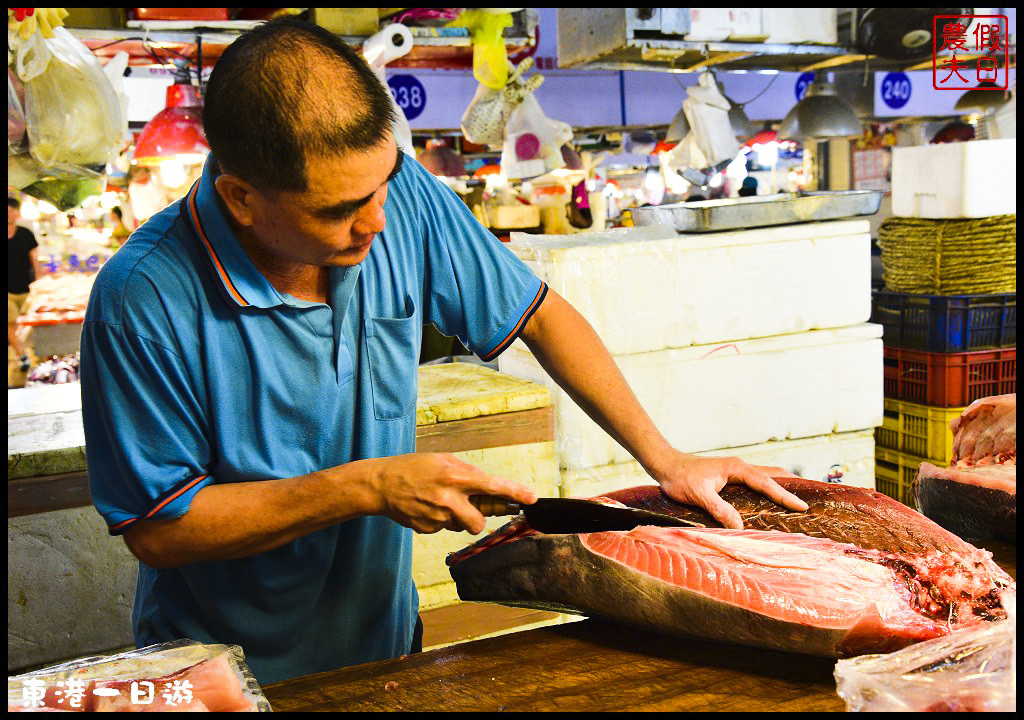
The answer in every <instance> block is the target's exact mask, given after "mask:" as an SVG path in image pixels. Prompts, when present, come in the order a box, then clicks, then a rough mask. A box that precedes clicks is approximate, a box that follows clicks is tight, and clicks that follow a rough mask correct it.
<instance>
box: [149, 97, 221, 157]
mask: <svg viewBox="0 0 1024 720" xmlns="http://www.w3.org/2000/svg"><path fill="white" fill-rule="evenodd" d="M209 152H210V145H209V143H207V142H206V133H205V132H203V120H202V106H201V103H200V102H199V96H198V94H197V93H196V89H195V87H193V86H192V85H189V84H175V85H171V86H170V87H169V88H167V106H166V107H165V108H164V109H163V110H161V111H160V112H159V113H157V114H156V117H154V118H153V119H152V120H150V121H149V122H148V123H146V126H145V127H144V128H142V132H141V133H139V139H138V142H137V143H136V144H135V162H136V163H138V164H139V165H159V164H160V163H161V162H163V161H164V160H171V159H176V160H178V161H179V162H182V163H185V164H189V163H198V162H202V161H203V160H204V159H205V158H206V156H207V155H208V154H209Z"/></svg>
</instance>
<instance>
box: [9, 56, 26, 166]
mask: <svg viewBox="0 0 1024 720" xmlns="http://www.w3.org/2000/svg"><path fill="white" fill-rule="evenodd" d="M24 107H25V87H24V85H22V82H21V80H19V79H18V76H17V75H15V74H14V73H13V72H12V71H11V69H10V68H8V69H7V153H8V154H12V153H13V154H15V155H17V154H18V153H23V152H25V151H26V150H28V136H27V135H26V133H25V111H24V109H23V108H24Z"/></svg>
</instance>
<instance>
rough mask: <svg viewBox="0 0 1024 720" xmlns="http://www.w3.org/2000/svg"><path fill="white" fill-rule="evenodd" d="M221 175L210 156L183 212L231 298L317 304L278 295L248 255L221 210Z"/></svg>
mask: <svg viewBox="0 0 1024 720" xmlns="http://www.w3.org/2000/svg"><path fill="white" fill-rule="evenodd" d="M218 175H220V170H219V169H218V168H217V161H216V160H215V159H214V157H213V155H212V154H210V155H208V156H207V158H206V165H205V166H204V167H203V175H202V177H200V178H199V180H198V181H197V182H196V184H195V185H193V186H192V189H191V190H189V192H188V195H186V196H185V199H184V201H183V206H182V212H183V214H184V215H185V219H186V221H187V222H188V224H189V225H190V226H191V228H192V229H193V230H194V232H195V235H196V239H197V240H198V242H199V243H201V244H202V246H203V248H204V249H205V250H206V253H207V255H208V256H209V258H210V262H211V263H212V264H213V270H214V274H216V275H217V277H218V278H220V281H221V283H223V285H224V290H225V291H226V292H227V295H228V297H230V298H231V299H232V300H233V301H234V302H235V303H237V304H238V305H240V306H243V307H249V306H252V307H261V308H269V307H274V306H276V305H281V304H285V303H287V304H289V305H303V306H306V305H312V304H314V303H306V302H304V301H302V300H298V299H296V298H292V297H291V296H285V295H282V294H281V293H279V292H278V291H277V290H276V289H275V288H274V286H273V285H271V284H270V282H269V281H268V280H267V279H266V278H265V277H264V276H263V273H261V272H260V271H259V269H258V268H257V267H256V265H254V264H253V262H252V260H250V259H249V256H248V255H246V254H245V250H243V249H242V246H241V245H240V244H239V242H238V239H237V238H236V237H235V233H234V231H233V230H232V229H231V225H230V224H229V223H228V220H227V218H226V217H225V215H224V211H223V210H222V209H221V205H220V201H219V199H218V197H217V189H216V187H215V186H214V182H215V181H216V179H217V176H218Z"/></svg>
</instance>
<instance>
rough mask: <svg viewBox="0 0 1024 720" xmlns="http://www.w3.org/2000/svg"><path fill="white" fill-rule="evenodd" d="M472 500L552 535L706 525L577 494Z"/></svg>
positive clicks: (474, 497)
mask: <svg viewBox="0 0 1024 720" xmlns="http://www.w3.org/2000/svg"><path fill="white" fill-rule="evenodd" d="M469 501H470V502H471V503H472V504H473V506H474V507H476V509H477V510H479V511H480V512H481V514H483V515H484V516H485V517H498V516H502V515H520V514H521V515H523V517H525V518H526V522H527V523H528V524H529V525H530V527H532V528H533V529H534V530H537V531H538V532H542V533H547V534H549V535H560V534H570V533H590V532H607V531H609V530H632V529H633V528H635V527H638V526H640V525H659V526H662V527H707V526H706V525H702V524H701V523H699V522H693V521H692V520H683V519H681V518H677V517H672V516H671V515H662V514H661V513H655V512H650V511H648V510H637V509H635V508H624V507H614V506H610V505H604V504H602V503H599V502H595V501H594V500H582V499H577V498H538V499H537V502H535V503H533V504H532V505H526V504H524V503H518V502H515V501H512V500H507V499H505V498H502V497H496V496H493V495H470V497H469Z"/></svg>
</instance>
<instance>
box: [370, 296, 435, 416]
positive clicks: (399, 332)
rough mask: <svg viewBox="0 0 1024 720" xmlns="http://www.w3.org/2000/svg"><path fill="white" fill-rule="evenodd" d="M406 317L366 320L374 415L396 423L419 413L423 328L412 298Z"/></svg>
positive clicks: (409, 301) (408, 303) (407, 302)
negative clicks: (418, 376)
mask: <svg viewBox="0 0 1024 720" xmlns="http://www.w3.org/2000/svg"><path fill="white" fill-rule="evenodd" d="M405 307H406V312H405V314H406V315H407V317H400V318H375V317H370V318H367V319H366V321H365V323H366V324H365V331H366V353H367V359H368V361H369V365H370V385H371V387H372V388H373V414H374V417H376V418H377V419H378V420H395V419H397V418H403V417H406V416H407V415H410V414H411V413H413V412H414V411H415V410H416V368H417V366H418V365H419V355H420V331H421V329H422V328H420V325H419V320H418V318H417V315H416V311H415V307H414V305H413V302H412V298H410V297H406V300H405Z"/></svg>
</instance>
